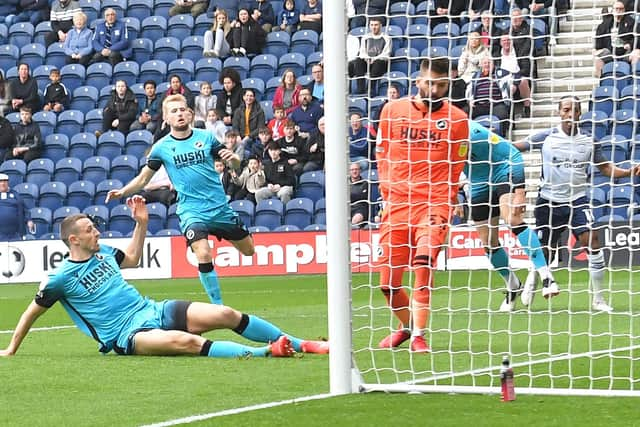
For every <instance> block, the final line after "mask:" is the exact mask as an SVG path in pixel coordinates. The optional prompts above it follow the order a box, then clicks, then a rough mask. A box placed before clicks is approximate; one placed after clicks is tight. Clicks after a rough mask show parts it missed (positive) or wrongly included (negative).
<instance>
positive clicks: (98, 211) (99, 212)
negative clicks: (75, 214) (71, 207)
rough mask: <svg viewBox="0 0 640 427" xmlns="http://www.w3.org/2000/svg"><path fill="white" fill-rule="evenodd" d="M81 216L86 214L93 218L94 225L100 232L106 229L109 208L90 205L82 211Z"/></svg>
mask: <svg viewBox="0 0 640 427" xmlns="http://www.w3.org/2000/svg"><path fill="white" fill-rule="evenodd" d="M82 213H83V214H87V215H89V216H91V218H93V222H94V224H96V227H97V228H98V230H100V231H105V230H107V229H108V224H109V208H107V207H106V206H104V205H91V206H88V207H86V208H84V209H83V210H82Z"/></svg>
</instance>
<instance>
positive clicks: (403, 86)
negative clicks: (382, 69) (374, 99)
mask: <svg viewBox="0 0 640 427" xmlns="http://www.w3.org/2000/svg"><path fill="white" fill-rule="evenodd" d="M392 82H393V83H395V84H396V85H398V86H399V87H400V96H404V95H406V94H407V92H408V90H409V83H410V82H409V77H408V76H407V74H405V73H402V72H400V71H392V72H390V73H386V74H384V75H383V76H382V77H381V78H380V79H379V81H378V94H379V95H380V96H384V95H386V93H387V90H388V89H389V85H390V84H391V83H392Z"/></svg>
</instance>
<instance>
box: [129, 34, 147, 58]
mask: <svg viewBox="0 0 640 427" xmlns="http://www.w3.org/2000/svg"><path fill="white" fill-rule="evenodd" d="M129 49H130V50H131V58H130V59H131V60H132V61H135V62H137V63H138V64H142V63H145V62H147V61H149V60H150V59H151V58H152V57H153V42H152V41H151V40H150V39H147V38H137V39H135V40H133V41H132V42H131V44H130V47H129Z"/></svg>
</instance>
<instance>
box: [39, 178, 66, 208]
mask: <svg viewBox="0 0 640 427" xmlns="http://www.w3.org/2000/svg"><path fill="white" fill-rule="evenodd" d="M66 198H67V186H66V185H65V184H64V183H63V182H56V181H51V182H46V183H44V184H42V185H41V186H40V197H39V198H38V206H40V207H41V208H47V209H49V210H51V211H52V212H53V211H55V210H56V209H58V208H60V207H62V205H63V204H64V201H65V199H66Z"/></svg>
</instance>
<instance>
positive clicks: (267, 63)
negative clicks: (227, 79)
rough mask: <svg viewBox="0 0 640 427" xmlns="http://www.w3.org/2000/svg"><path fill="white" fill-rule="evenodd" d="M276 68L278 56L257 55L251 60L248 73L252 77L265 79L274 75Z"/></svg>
mask: <svg viewBox="0 0 640 427" xmlns="http://www.w3.org/2000/svg"><path fill="white" fill-rule="evenodd" d="M277 70H278V58H276V57H275V56H274V55H269V54H265V55H257V56H255V57H254V58H253V59H252V60H251V68H250V70H249V74H250V75H251V77H252V78H258V79H262V80H263V81H265V82H266V81H267V80H269V79H270V78H272V77H274V76H275V75H276V71H277Z"/></svg>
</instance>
